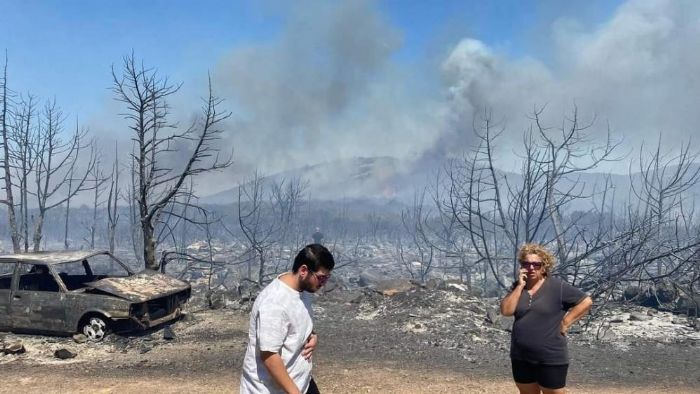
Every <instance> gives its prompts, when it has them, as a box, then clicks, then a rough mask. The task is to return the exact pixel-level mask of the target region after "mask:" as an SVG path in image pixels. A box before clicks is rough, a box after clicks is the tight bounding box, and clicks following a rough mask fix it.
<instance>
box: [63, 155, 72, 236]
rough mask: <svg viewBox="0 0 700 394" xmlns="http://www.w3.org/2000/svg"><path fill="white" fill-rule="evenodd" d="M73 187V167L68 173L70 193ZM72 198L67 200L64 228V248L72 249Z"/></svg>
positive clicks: (69, 193)
mask: <svg viewBox="0 0 700 394" xmlns="http://www.w3.org/2000/svg"><path fill="white" fill-rule="evenodd" d="M72 189H73V169H72V168H71V171H70V174H69V175H68V195H69V196H70V195H71V190H72ZM70 200H71V199H70V198H68V199H67V200H66V220H65V225H64V228H63V248H64V249H66V250H68V249H70V243H69V242H68V222H69V221H70Z"/></svg>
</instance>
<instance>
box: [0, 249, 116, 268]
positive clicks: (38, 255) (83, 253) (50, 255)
mask: <svg viewBox="0 0 700 394" xmlns="http://www.w3.org/2000/svg"><path fill="white" fill-rule="evenodd" d="M100 254H107V255H108V254H109V252H108V251H106V250H61V251H52V252H33V253H16V254H6V255H2V256H0V263H14V262H16V261H19V262H26V263H41V264H49V265H51V264H61V263H69V262H73V261H80V260H84V259H88V258H90V257H93V256H97V255H100Z"/></svg>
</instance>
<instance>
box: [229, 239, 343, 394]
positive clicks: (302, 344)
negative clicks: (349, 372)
mask: <svg viewBox="0 0 700 394" xmlns="http://www.w3.org/2000/svg"><path fill="white" fill-rule="evenodd" d="M334 266H335V261H334V260H333V255H332V254H331V252H329V251H328V249H326V248H325V247H324V246H322V245H319V244H311V245H307V246H305V247H304V248H303V249H302V250H301V251H299V253H298V254H297V256H296V258H295V259H294V265H293V266H292V271H291V272H286V273H284V274H282V275H280V276H278V277H277V279H275V280H273V281H272V282H271V283H270V284H269V285H267V286H266V287H265V288H264V289H263V291H262V292H260V294H259V295H258V298H257V299H256V300H255V303H254V304H253V310H252V311H251V312H250V326H249V331H248V348H247V350H246V354H245V359H244V360H243V373H242V375H241V387H240V392H241V393H256V394H257V393H288V394H301V393H308V394H312V393H318V392H319V391H318V388H317V387H316V383H315V382H314V380H313V378H312V377H311V366H312V363H311V355H312V353H313V350H314V348H315V347H316V343H317V341H318V338H317V336H316V334H315V333H314V332H313V320H312V309H311V294H310V293H314V292H316V291H318V290H319V289H320V288H321V287H323V285H324V284H325V283H326V281H327V280H328V278H330V276H331V271H332V270H333V267H334Z"/></svg>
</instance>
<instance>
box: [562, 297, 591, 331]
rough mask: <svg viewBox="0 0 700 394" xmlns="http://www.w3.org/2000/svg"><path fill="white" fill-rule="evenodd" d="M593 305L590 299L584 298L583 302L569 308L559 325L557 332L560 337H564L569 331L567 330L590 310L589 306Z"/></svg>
mask: <svg viewBox="0 0 700 394" xmlns="http://www.w3.org/2000/svg"><path fill="white" fill-rule="evenodd" d="M592 305H593V300H592V299H591V297H586V298H584V299H583V301H581V302H579V303H578V304H576V306H574V307H573V308H571V310H570V311H569V313H567V314H566V315H565V316H564V318H563V319H562V320H561V324H560V325H559V331H560V332H561V334H562V335H566V332H567V331H569V328H570V327H571V326H573V325H574V323H576V322H577V321H578V320H579V319H580V318H582V317H583V315H585V314H586V312H588V311H589V310H590V309H591V306H592Z"/></svg>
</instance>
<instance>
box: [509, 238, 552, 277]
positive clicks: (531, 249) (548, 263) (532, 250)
mask: <svg viewBox="0 0 700 394" xmlns="http://www.w3.org/2000/svg"><path fill="white" fill-rule="evenodd" d="M529 254H536V255H537V256H538V257H539V258H540V259H542V268H543V269H544V275H549V273H550V272H551V271H552V268H553V267H554V264H555V263H556V261H557V259H556V258H555V257H554V255H553V254H552V252H550V251H549V249H547V248H545V247H544V246H543V245H540V244H536V243H529V244H524V245H523V246H521V247H520V250H518V261H519V262H523V261H525V258H526V257H527V255H529Z"/></svg>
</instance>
